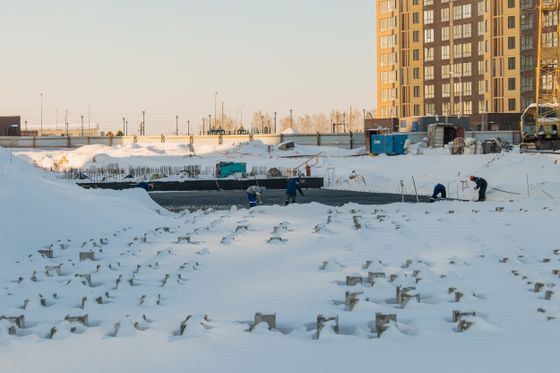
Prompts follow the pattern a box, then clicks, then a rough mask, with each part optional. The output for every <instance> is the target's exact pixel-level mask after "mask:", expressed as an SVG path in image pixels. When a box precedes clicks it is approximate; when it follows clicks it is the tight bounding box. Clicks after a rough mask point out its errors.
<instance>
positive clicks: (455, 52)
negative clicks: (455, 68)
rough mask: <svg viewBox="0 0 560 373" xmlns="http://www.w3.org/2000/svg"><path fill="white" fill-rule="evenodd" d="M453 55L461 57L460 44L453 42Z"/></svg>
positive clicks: (461, 46)
mask: <svg viewBox="0 0 560 373" xmlns="http://www.w3.org/2000/svg"><path fill="white" fill-rule="evenodd" d="M453 57H454V58H461V57H463V45H462V44H455V45H454V46H453Z"/></svg>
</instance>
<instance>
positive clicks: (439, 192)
mask: <svg viewBox="0 0 560 373" xmlns="http://www.w3.org/2000/svg"><path fill="white" fill-rule="evenodd" d="M440 198H441V199H446V198H447V191H446V190H445V187H444V186H443V184H441V183H439V184H437V185H436V186H435V187H434V194H432V196H431V197H430V202H435V201H436V200H438V199H440Z"/></svg>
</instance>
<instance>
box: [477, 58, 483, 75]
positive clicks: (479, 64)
mask: <svg viewBox="0 0 560 373" xmlns="http://www.w3.org/2000/svg"><path fill="white" fill-rule="evenodd" d="M478 75H484V61H478Z"/></svg>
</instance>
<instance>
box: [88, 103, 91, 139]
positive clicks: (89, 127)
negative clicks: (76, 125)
mask: <svg viewBox="0 0 560 373" xmlns="http://www.w3.org/2000/svg"><path fill="white" fill-rule="evenodd" d="M87 129H88V136H90V135H91V108H90V107H89V105H88V107H87Z"/></svg>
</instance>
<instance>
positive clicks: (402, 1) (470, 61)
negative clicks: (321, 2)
mask: <svg viewBox="0 0 560 373" xmlns="http://www.w3.org/2000/svg"><path fill="white" fill-rule="evenodd" d="M538 2H539V0H380V1H378V2H377V20H376V21H377V62H378V68H377V81H378V105H377V108H378V109H377V116H378V117H380V118H406V117H419V116H436V115H438V116H440V117H443V116H469V117H470V118H471V126H475V127H478V128H482V129H490V127H491V126H490V123H494V122H496V121H499V120H500V118H501V117H510V118H511V117H512V116H513V117H515V115H517V116H519V114H520V113H521V112H523V110H524V109H525V108H526V107H527V106H528V105H529V104H531V103H533V102H534V101H535V95H536V92H535V89H536V88H535V86H536V84H535V83H536V82H535V75H536V74H535V70H536V67H537V49H538V48H537V46H538V45H537V43H538V35H537V32H536V29H538V12H537V6H538ZM543 22H544V23H546V22H548V23H556V24H557V23H558V19H548V20H543ZM549 36H550V38H551V40H550V42H551V43H557V42H558V40H557V35H552V34H551V35H549ZM546 37H547V36H546V35H543V42H546V40H545V39H546ZM554 38H556V40H552V39H554Z"/></svg>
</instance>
